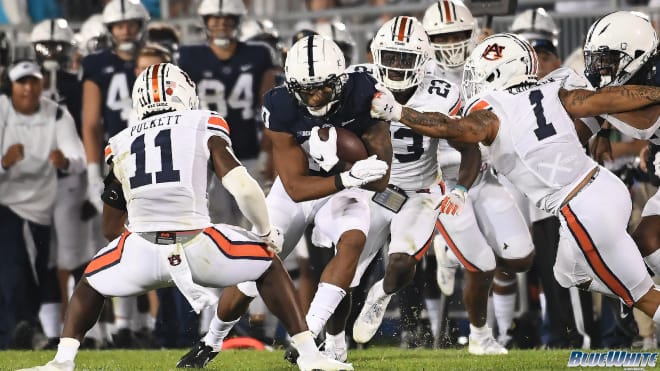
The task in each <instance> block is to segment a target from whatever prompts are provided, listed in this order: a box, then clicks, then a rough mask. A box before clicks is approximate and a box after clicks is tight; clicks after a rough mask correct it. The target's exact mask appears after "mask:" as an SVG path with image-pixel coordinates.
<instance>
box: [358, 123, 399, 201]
mask: <svg viewBox="0 0 660 371" xmlns="http://www.w3.org/2000/svg"><path fill="white" fill-rule="evenodd" d="M362 141H363V142H364V145H365V147H366V148H367V153H368V154H369V156H371V155H376V157H377V158H378V159H379V160H381V161H385V162H386V163H387V174H385V176H383V177H382V178H380V179H378V180H375V181H373V182H370V183H367V184H365V185H363V186H362V188H364V189H368V190H370V191H376V192H383V191H384V190H385V188H387V183H388V182H389V181H390V169H391V165H392V140H391V139H390V125H389V124H388V123H387V122H385V121H380V122H378V123H377V124H375V125H373V126H371V127H370V128H369V129H367V130H366V131H365V132H364V134H362Z"/></svg>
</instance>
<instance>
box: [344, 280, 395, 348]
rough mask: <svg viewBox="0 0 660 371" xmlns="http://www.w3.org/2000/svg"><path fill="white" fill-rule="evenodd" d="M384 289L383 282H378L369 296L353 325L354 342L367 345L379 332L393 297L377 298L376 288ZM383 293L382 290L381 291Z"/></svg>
mask: <svg viewBox="0 0 660 371" xmlns="http://www.w3.org/2000/svg"><path fill="white" fill-rule="evenodd" d="M377 285H380V286H381V287H382V285H383V280H380V281H379V282H376V283H375V284H374V285H373V286H372V287H371V290H369V293H368V294H367V300H365V302H364V306H363V307H362V310H361V311H360V315H358V317H357V319H356V320H355V323H354V324H353V340H355V341H356V342H358V343H361V344H363V343H366V342H367V341H369V340H371V338H372V337H374V335H375V334H376V331H378V328H379V327H380V324H381V323H382V322H383V317H384V316H385V310H386V309H387V304H389V302H390V299H391V298H392V295H385V296H384V297H377V296H376V290H375V288H376V286H377ZM379 291H382V290H379Z"/></svg>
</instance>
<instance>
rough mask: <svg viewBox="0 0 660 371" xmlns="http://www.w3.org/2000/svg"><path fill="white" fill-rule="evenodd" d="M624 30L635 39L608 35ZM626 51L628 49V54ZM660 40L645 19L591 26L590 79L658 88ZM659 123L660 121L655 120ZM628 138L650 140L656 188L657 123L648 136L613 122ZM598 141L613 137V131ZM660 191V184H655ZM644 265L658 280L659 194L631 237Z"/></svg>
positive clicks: (610, 19)
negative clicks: (617, 29)
mask: <svg viewBox="0 0 660 371" xmlns="http://www.w3.org/2000/svg"><path fill="white" fill-rule="evenodd" d="M610 25H611V26H612V27H613V28H618V27H625V28H626V29H627V30H630V32H631V33H630V34H627V33H617V32H612V31H610V30H608V28H609V27H607V26H610ZM624 46H625V48H624ZM657 47H658V37H657V35H656V33H655V30H654V29H653V26H652V25H651V24H650V23H649V22H648V20H646V19H644V18H642V17H641V16H640V15H638V14H635V13H632V12H627V11H619V12H614V13H611V14H608V15H606V16H604V17H602V18H600V19H599V20H597V21H596V22H594V24H593V25H592V26H591V28H590V29H589V32H588V33H587V39H586V41H585V44H584V56H585V71H584V73H585V76H586V77H587V78H588V79H589V81H590V82H591V83H592V85H593V87H594V88H596V89H601V88H604V87H607V86H617V85H623V84H639V85H647V86H659V85H660V75H658V71H657V70H658V68H660V56H659V55H658V54H657ZM654 117H655V116H654ZM610 122H612V123H613V124H615V125H616V127H617V128H618V129H619V130H621V131H622V132H623V133H624V134H628V135H630V136H632V137H634V138H638V139H648V140H649V147H648V148H649V149H648V153H649V157H648V159H642V160H643V161H644V160H647V161H648V163H647V170H648V172H649V173H650V175H651V176H650V179H651V181H652V182H657V180H658V175H660V174H658V172H657V170H658V166H656V165H654V164H655V163H657V162H658V154H657V153H658V148H659V146H660V129H655V130H653V128H654V127H657V125H658V124H657V123H656V124H655V125H653V126H651V127H650V129H646V130H635V128H634V127H630V126H627V125H621V123H620V121H619V120H616V119H615V118H610ZM603 131H604V133H600V132H599V133H598V135H604V136H609V129H604V130H601V132H603ZM656 185H657V184H656ZM632 237H633V239H634V240H635V242H636V243H637V246H638V247H639V250H640V252H641V253H642V256H643V257H644V261H645V262H646V264H647V265H648V266H649V267H650V268H651V270H652V271H653V272H654V273H655V274H656V275H658V274H660V192H656V193H655V195H654V196H653V197H651V198H650V199H649V200H648V201H647V203H646V206H645V207H644V209H643V210H642V220H641V222H640V223H639V225H638V226H637V228H636V229H635V231H634V232H633V233H632Z"/></svg>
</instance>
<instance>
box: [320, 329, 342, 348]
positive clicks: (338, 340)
mask: <svg viewBox="0 0 660 371" xmlns="http://www.w3.org/2000/svg"><path fill="white" fill-rule="evenodd" d="M325 346H326V348H333V349H346V332H345V331H342V332H340V333H338V334H337V335H330V334H328V333H327V332H326V333H325Z"/></svg>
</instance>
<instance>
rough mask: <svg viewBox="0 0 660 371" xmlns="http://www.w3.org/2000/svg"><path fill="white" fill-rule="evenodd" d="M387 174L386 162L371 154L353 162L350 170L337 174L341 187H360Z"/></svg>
mask: <svg viewBox="0 0 660 371" xmlns="http://www.w3.org/2000/svg"><path fill="white" fill-rule="evenodd" d="M385 174H387V162H385V161H381V160H379V159H377V158H376V155H372V156H370V157H369V158H367V159H365V160H360V161H358V162H356V163H354V164H353V167H351V169H350V170H348V171H344V172H343V173H340V174H339V175H338V177H339V179H340V180H341V186H342V187H343V188H351V187H360V186H363V185H365V184H367V183H369V182H373V181H375V180H378V179H380V178H382V177H383V176H384V175H385Z"/></svg>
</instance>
